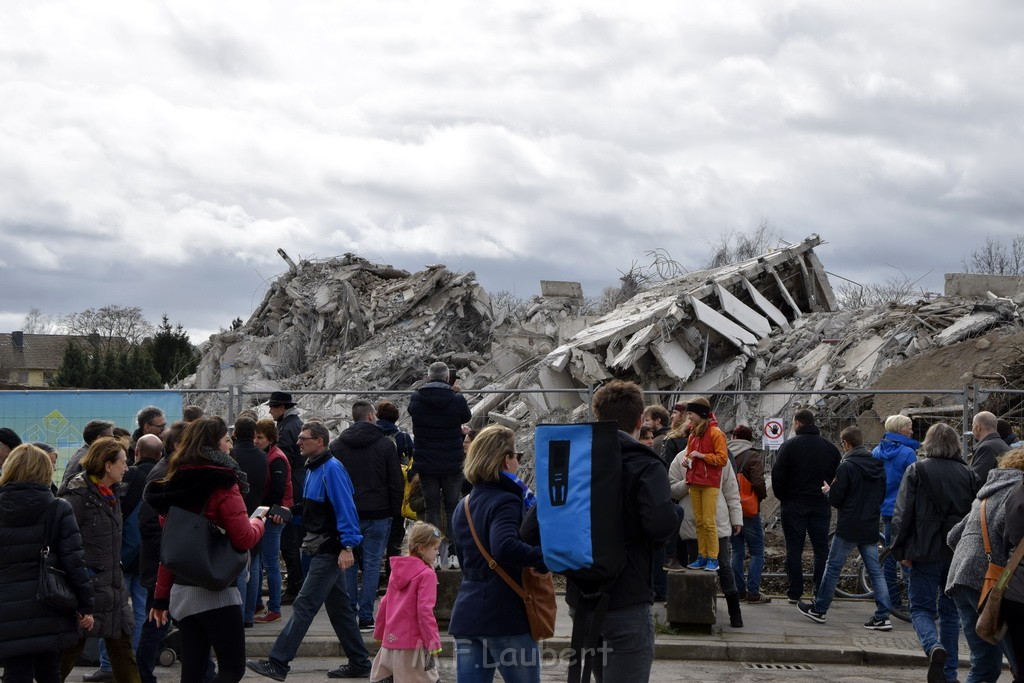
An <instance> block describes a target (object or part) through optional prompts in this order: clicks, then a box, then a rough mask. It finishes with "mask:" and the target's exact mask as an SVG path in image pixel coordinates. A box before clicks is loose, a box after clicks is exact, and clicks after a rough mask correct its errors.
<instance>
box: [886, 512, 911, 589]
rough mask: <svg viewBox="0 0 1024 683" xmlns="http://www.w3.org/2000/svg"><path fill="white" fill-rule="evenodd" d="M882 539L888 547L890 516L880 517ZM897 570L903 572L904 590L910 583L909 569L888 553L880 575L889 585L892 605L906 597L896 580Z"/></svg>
mask: <svg viewBox="0 0 1024 683" xmlns="http://www.w3.org/2000/svg"><path fill="white" fill-rule="evenodd" d="M882 539H883V540H884V541H885V547H887V548H888V547H889V546H890V545H892V517H882ZM897 571H901V572H903V591H904V592H905V591H906V590H907V586H908V585H909V584H910V570H909V569H907V568H906V567H904V566H903V565H902V564H900V563H899V562H897V561H896V558H895V557H893V556H892V554H891V553H890V554H889V556H888V557H886V558H885V564H883V565H882V575H883V576H885V585H886V586H888V587H889V603H890V604H891V605H892V606H893V607H901V606H903V604H904V602H903V600H904V598H906V597H907V596H906V595H905V594H904V592H901V591H900V584H899V582H897V581H896V576H897V574H896V572H897Z"/></svg>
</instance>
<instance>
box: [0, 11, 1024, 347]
mask: <svg viewBox="0 0 1024 683" xmlns="http://www.w3.org/2000/svg"><path fill="white" fill-rule="evenodd" d="M1022 36H1024V4H1021V3H1019V2H1010V1H1005V2H1001V1H998V0H997V1H994V2H984V1H981V2H978V1H977V0H975V1H974V2H965V1H962V0H949V1H947V2H941V3H934V2H921V1H917V0H908V1H906V2H900V3H892V2H878V1H874V0H866V1H865V2H859V3H834V2H829V3H823V2H804V1H801V0H750V1H748V2H737V1H730V0H716V2H706V3H679V2H668V1H663V2H645V1H644V0H634V1H632V2H595V1H594V0H588V1H587V2H578V3H577V2H572V1H568V0H566V1H560V2H547V1H544V2H504V1H499V2H495V3H481V2H476V1H472V2H470V1H466V2H447V1H444V0H441V1H435V2H399V1H387V0H384V1H380V2H334V1H332V2H327V1H323V2H307V1H302V0H298V1H297V0H292V1H291V2H287V3H285V2H273V3H269V2H258V1H257V2H254V1H251V0H247V1H245V2H180V1H175V2H171V3H160V2H135V1H132V2H123V3H114V2H104V1H102V0H99V1H97V2H89V3H66V2H50V1H48V0H33V2H27V3H4V4H3V5H2V6H0V102H3V106H2V107H0V245H2V246H0V331H9V330H11V329H18V327H19V326H20V324H21V321H22V319H23V318H24V316H25V313H26V312H27V311H28V310H29V308H30V307H36V308H39V309H41V310H42V311H43V312H44V313H47V314H51V315H59V314H63V313H68V312H72V311H80V310H82V309H85V308H88V307H99V306H103V305H107V304H118V305H123V306H141V307H142V308H143V310H144V312H145V313H146V315H147V317H148V318H150V320H152V321H154V322H156V321H158V320H159V318H160V315H161V314H162V313H164V312H166V313H167V314H168V315H169V316H170V318H171V320H172V321H180V322H182V323H183V324H184V325H185V327H186V328H188V329H189V330H190V331H191V332H192V333H193V338H194V339H195V340H196V341H199V340H201V339H203V338H205V335H208V334H209V333H210V332H211V331H215V330H216V329H217V328H218V327H221V326H224V325H227V324H229V322H230V321H231V320H232V319H233V318H235V317H236V316H241V317H242V318H248V316H249V314H250V313H251V312H252V310H253V308H254V306H255V305H257V304H258V303H259V301H260V300H261V299H262V296H263V293H264V292H265V290H266V287H267V282H268V281H270V280H272V279H273V278H274V277H275V276H276V275H278V274H279V273H280V272H282V271H283V270H284V267H285V266H284V263H283V262H282V261H281V259H280V258H279V257H278V255H277V253H276V250H277V248H278V247H281V248H284V249H285V250H286V251H287V252H288V253H289V254H290V255H291V256H292V258H293V259H296V260H298V259H299V258H310V257H315V258H321V257H328V256H333V255H338V254H342V253H345V252H356V253H358V254H360V255H361V256H364V257H366V258H369V259H372V260H376V261H381V262H386V263H391V264H394V265H397V266H400V267H404V268H409V269H419V268H421V267H423V266H424V265H425V264H429V263H438V262H444V263H446V264H448V265H449V266H450V267H452V268H455V269H459V270H475V271H476V272H477V274H478V276H479V278H480V280H481V282H482V283H483V284H484V286H485V287H486V288H488V289H490V290H500V289H513V290H514V291H515V292H517V293H518V294H521V295H524V296H529V295H533V294H536V293H537V292H538V284H537V281H538V280H539V279H542V278H543V279H568V280H580V281H582V282H583V284H584V288H585V289H586V291H587V293H588V294H598V293H600V290H601V288H602V287H604V286H607V285H610V284H613V283H614V282H615V281H616V279H617V277H618V275H619V272H618V271H619V270H625V269H628V267H629V266H630V264H631V263H632V262H633V261H638V262H643V261H644V252H645V251H648V250H650V249H653V248H658V247H660V248H663V249H665V250H667V251H668V252H669V253H670V254H671V255H672V256H673V257H675V258H676V259H677V260H678V261H680V262H681V263H682V264H683V265H684V266H687V267H690V268H695V267H698V266H699V265H700V263H701V261H702V260H703V259H704V258H705V257H706V255H707V252H708V244H709V242H713V241H716V240H717V239H718V238H719V236H721V235H722V234H723V233H726V232H729V231H735V230H740V231H747V230H750V229H751V228H753V227H754V226H756V225H757V224H758V223H759V222H760V221H761V220H762V219H765V218H767V219H768V220H770V222H771V223H772V225H774V226H775V228H776V229H777V231H778V232H779V233H780V234H781V235H782V236H783V237H784V238H785V239H787V240H790V241H799V240H801V239H803V238H804V237H806V236H807V235H808V234H810V233H818V234H820V235H821V236H822V237H823V238H824V239H825V240H826V241H827V242H828V244H827V245H826V246H824V247H822V248H820V249H819V255H820V257H821V259H822V261H823V262H824V263H825V266H826V268H827V269H828V270H830V271H831V272H833V273H837V274H840V275H843V276H845V277H849V278H851V279H854V280H858V281H861V282H872V281H879V280H883V279H885V278H886V277H890V276H892V275H894V274H898V271H897V270H896V269H901V270H902V271H903V272H904V273H905V274H906V275H908V276H911V277H912V278H914V279H916V278H918V277H923V278H924V279H923V280H922V283H921V284H922V285H925V286H928V287H930V288H932V289H938V290H940V289H941V287H942V273H944V272H951V271H958V270H960V269H961V268H960V266H961V259H962V257H963V256H964V255H965V254H967V253H969V251H970V250H971V249H974V248H976V247H978V246H980V244H981V243H982V242H983V241H984V239H985V236H986V235H991V236H994V237H999V238H1004V239H1006V238H1009V237H1011V236H1013V235H1016V234H1018V233H1019V232H1021V229H1020V223H1019V221H1020V217H1021V215H1022V213H1024V211H1022V209H1024V197H1022V192H1024V189H1022V188H1024V182H1022V180H1024V178H1022V177H1021V176H1022V170H1021V168H1022V157H1024V154H1022V152H1024V150H1022V144H1021V139H1022V130H1021V129H1022V125H1024V107H1022V99H1024V78H1022V76H1024V42H1022V40H1024V39H1022ZM929 272H930V273H931V274H930V275H926V274H928V273H929ZM838 282H839V281H834V284H838Z"/></svg>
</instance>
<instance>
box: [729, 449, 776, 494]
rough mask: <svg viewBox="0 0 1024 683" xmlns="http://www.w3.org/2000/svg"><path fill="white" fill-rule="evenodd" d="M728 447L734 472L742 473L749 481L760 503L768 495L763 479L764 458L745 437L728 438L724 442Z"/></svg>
mask: <svg viewBox="0 0 1024 683" xmlns="http://www.w3.org/2000/svg"><path fill="white" fill-rule="evenodd" d="M726 445H727V446H728V447H729V460H731V461H732V466H733V469H734V470H735V472H736V474H742V475H743V476H744V477H746V478H747V481H749V482H750V487H751V488H752V489H754V495H756V496H757V502H758V503H760V502H761V501H763V500H764V499H765V498H767V497H768V485H767V484H766V483H765V480H764V458H763V457H762V455H761V451H760V450H759V449H757V448H754V444H752V443H751V442H749V441H747V440H746V439H730V440H729V442H728V443H727V444H726Z"/></svg>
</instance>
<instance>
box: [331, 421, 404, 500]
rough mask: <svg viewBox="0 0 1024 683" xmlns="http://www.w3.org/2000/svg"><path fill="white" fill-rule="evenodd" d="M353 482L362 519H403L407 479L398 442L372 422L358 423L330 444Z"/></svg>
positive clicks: (354, 496) (333, 452) (332, 452)
mask: <svg viewBox="0 0 1024 683" xmlns="http://www.w3.org/2000/svg"><path fill="white" fill-rule="evenodd" d="M330 450H331V454H332V455H334V457H335V458H337V459H338V460H340V461H341V464H342V465H344V466H345V471H347V472H348V476H349V478H350V479H351V480H352V490H353V492H354V493H353V498H354V499H355V503H356V511H357V512H358V513H359V519H361V520H363V519H385V518H391V517H401V516H402V499H403V497H404V494H405V478H404V477H403V476H402V466H401V465H400V464H399V462H398V451H397V449H396V448H395V442H394V441H392V440H391V439H390V438H388V436H387V435H385V434H384V432H382V431H381V430H380V429H378V428H377V425H375V424H373V423H372V422H356V423H354V424H352V425H351V426H350V427H349V428H348V429H346V430H345V431H343V432H342V433H341V435H340V436H339V437H338V438H337V439H335V440H334V441H332V442H331V446H330Z"/></svg>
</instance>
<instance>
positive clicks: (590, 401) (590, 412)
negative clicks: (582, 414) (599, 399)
mask: <svg viewBox="0 0 1024 683" xmlns="http://www.w3.org/2000/svg"><path fill="white" fill-rule="evenodd" d="M587 420H589V421H590V422H593V421H594V385H593V384H591V385H590V386H588V387H587Z"/></svg>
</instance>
